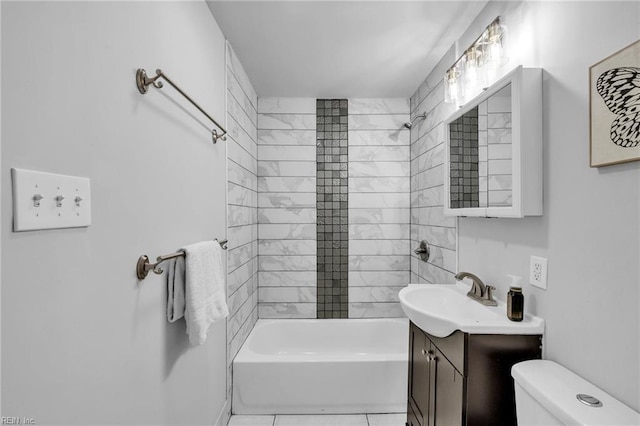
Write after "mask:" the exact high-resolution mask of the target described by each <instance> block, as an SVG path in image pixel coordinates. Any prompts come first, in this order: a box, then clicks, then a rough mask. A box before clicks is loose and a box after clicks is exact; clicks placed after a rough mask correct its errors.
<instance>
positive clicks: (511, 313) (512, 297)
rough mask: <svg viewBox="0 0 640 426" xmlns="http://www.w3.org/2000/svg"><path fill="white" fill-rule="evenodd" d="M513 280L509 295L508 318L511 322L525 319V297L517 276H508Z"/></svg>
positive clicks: (519, 278)
mask: <svg viewBox="0 0 640 426" xmlns="http://www.w3.org/2000/svg"><path fill="white" fill-rule="evenodd" d="M507 276H508V277H509V278H510V279H511V285H510V288H509V293H507V317H508V318H509V319H510V320H511V321H522V319H523V318H524V295H523V294H522V286H521V285H520V280H521V279H522V277H519V276H517V275H507Z"/></svg>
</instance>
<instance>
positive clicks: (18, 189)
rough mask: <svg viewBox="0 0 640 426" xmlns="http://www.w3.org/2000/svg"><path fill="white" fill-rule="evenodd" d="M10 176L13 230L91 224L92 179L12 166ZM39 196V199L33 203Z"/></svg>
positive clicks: (75, 226)
mask: <svg viewBox="0 0 640 426" xmlns="http://www.w3.org/2000/svg"><path fill="white" fill-rule="evenodd" d="M11 177H12V181H13V230H14V231H33V230H37V229H57V228H82V227H87V226H89V225H91V181H90V180H89V179H88V178H84V177H76V176H66V175H58V174H53V173H44V172H35V171H32V170H24V169H11ZM38 195H39V196H41V197H42V198H41V199H40V200H39V204H40V205H39V206H36V204H38V202H37V200H36V197H37V196H38ZM59 196H62V197H64V198H63V199H62V200H61V201H60V202H58V200H57V199H56V197H59ZM58 204H60V205H58Z"/></svg>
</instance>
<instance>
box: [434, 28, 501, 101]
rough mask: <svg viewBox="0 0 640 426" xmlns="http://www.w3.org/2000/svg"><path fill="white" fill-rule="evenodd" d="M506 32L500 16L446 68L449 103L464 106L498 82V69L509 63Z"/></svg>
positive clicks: (445, 81) (445, 78)
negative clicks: (505, 42) (505, 39)
mask: <svg viewBox="0 0 640 426" xmlns="http://www.w3.org/2000/svg"><path fill="white" fill-rule="evenodd" d="M505 32H506V27H505V26H504V25H501V24H500V17H499V16H498V17H497V18H496V19H494V20H493V22H492V23H491V24H489V25H488V26H487V28H485V30H484V31H483V32H482V34H481V35H480V37H478V38H477V39H476V41H475V42H473V44H472V45H471V46H469V47H468V48H467V49H466V50H465V51H464V53H463V54H462V56H460V57H459V58H458V60H456V62H455V63H454V64H453V65H452V66H451V67H450V68H449V69H448V70H447V71H446V73H445V76H444V88H445V90H444V96H445V102H447V103H455V104H457V105H462V104H464V101H465V99H469V98H471V97H473V96H474V95H476V94H477V93H478V92H479V91H480V90H481V89H482V90H484V89H485V88H486V87H488V86H489V85H491V84H492V83H493V82H495V80H496V77H497V76H498V72H497V71H498V69H500V68H501V67H502V66H503V65H504V64H506V62H507V58H506V57H505V56H504V49H503V45H502V43H503V39H504V34H505Z"/></svg>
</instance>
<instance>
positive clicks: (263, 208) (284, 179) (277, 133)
mask: <svg viewBox="0 0 640 426" xmlns="http://www.w3.org/2000/svg"><path fill="white" fill-rule="evenodd" d="M258 158H259V162H258V192H259V194H258V221H259V225H258V235H259V239H260V241H259V248H258V252H259V272H258V277H259V279H258V281H259V285H260V289H259V308H258V310H259V315H260V318H315V317H316V295H317V289H316V100H315V99H312V98H304V99H303V98H260V99H259V100H258Z"/></svg>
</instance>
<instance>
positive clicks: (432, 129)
mask: <svg viewBox="0 0 640 426" xmlns="http://www.w3.org/2000/svg"><path fill="white" fill-rule="evenodd" d="M453 111H454V105H453V104H446V103H444V87H443V82H442V73H441V72H439V71H434V72H432V73H431V74H430V75H429V77H427V79H426V80H425V81H424V83H422V85H420V87H419V88H418V90H417V91H416V92H415V93H414V94H413V96H412V97H411V116H412V117H413V116H415V115H418V114H422V113H423V112H426V113H427V118H426V119H424V120H420V121H417V122H416V123H415V125H414V126H413V127H412V128H411V247H412V248H416V247H418V245H419V244H420V241H421V240H426V241H427V243H428V244H429V247H430V248H431V256H430V258H429V261H428V262H422V261H420V259H419V258H418V256H416V255H415V254H414V253H413V251H411V282H414V283H452V282H454V277H453V276H454V273H455V269H456V252H455V250H456V222H455V219H454V218H453V217H446V216H444V214H443V208H442V206H443V200H444V194H443V192H444V191H443V188H444V187H443V185H444V169H443V167H444V149H445V143H444V142H445V136H444V135H445V133H444V131H445V129H444V123H443V120H444V119H445V118H446V117H448V116H449V115H450V114H451V113H453Z"/></svg>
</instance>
